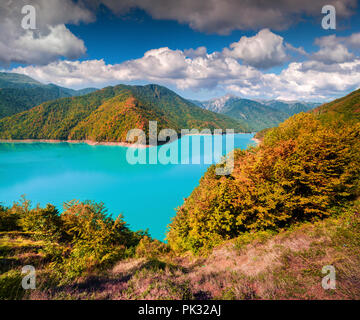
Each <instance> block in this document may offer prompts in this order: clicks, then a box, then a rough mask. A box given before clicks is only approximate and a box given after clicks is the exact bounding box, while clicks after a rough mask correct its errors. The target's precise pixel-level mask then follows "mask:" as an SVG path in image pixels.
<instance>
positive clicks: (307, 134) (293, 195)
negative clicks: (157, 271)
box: [168, 91, 360, 252]
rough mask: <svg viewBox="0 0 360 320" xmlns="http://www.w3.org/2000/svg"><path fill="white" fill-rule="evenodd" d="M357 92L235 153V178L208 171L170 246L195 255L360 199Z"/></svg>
mask: <svg viewBox="0 0 360 320" xmlns="http://www.w3.org/2000/svg"><path fill="white" fill-rule="evenodd" d="M359 101H360V91H356V92H353V93H352V94H350V95H348V96H346V97H345V98H342V99H338V100H336V101H334V102H332V103H329V104H326V105H323V106H321V107H320V108H318V109H317V110H315V111H314V112H312V113H300V114H298V115H295V116H293V117H291V118H290V119H288V120H286V121H285V122H284V123H282V124H280V125H279V127H277V128H274V129H271V130H268V131H267V132H266V133H265V137H264V139H263V142H262V143H261V144H260V146H258V147H255V148H251V149H249V150H247V151H241V150H237V151H236V152H235V168H234V171H233V172H232V174H231V175H229V176H226V177H222V176H217V175H215V166H212V167H210V168H209V169H208V171H207V172H206V174H205V175H204V177H203V178H202V179H201V180H200V184H199V186H198V187H197V188H196V189H195V190H194V191H193V193H192V194H191V195H190V197H189V198H187V199H186V200H185V202H184V204H183V205H182V206H181V207H180V208H179V209H178V211H177V214H176V216H175V218H174V220H173V222H172V223H171V225H170V231H169V234H168V239H169V244H170V245H171V247H172V248H174V249H176V250H184V251H186V250H191V251H193V252H197V251H199V250H202V249H203V248H206V247H212V246H214V245H216V244H218V243H221V242H222V241H224V240H227V239H231V238H235V237H237V236H239V235H240V234H242V233H244V232H256V231H261V230H272V231H276V230H280V229H282V228H288V227H290V226H291V225H293V224H296V223H299V222H304V221H316V220H318V219H322V218H325V217H328V216H330V215H332V214H334V212H336V211H337V210H338V208H340V207H342V206H346V205H347V204H348V203H349V202H351V201H352V200H354V199H356V197H358V196H359V181H360V122H359V120H360V117H359Z"/></svg>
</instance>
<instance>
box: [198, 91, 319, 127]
mask: <svg viewBox="0 0 360 320" xmlns="http://www.w3.org/2000/svg"><path fill="white" fill-rule="evenodd" d="M193 102H194V103H195V104H196V105H198V106H200V107H202V108H204V109H207V110H210V111H214V112H218V113H222V114H225V115H227V116H229V117H232V118H234V119H239V120H243V121H244V122H245V123H246V124H247V125H248V126H249V128H250V129H251V130H252V131H260V130H262V129H265V128H271V127H274V126H277V125H278V124H279V123H281V122H282V121H284V120H285V119H287V118H289V117H291V116H293V115H294V114H296V113H300V112H306V111H308V110H311V109H312V108H315V107H316V106H318V105H319V104H316V103H311V102H310V103H307V102H297V101H294V102H286V101H280V100H269V101H267V100H259V101H254V100H249V99H242V98H239V97H235V96H231V95H226V96H224V97H221V98H218V99H212V100H209V101H193Z"/></svg>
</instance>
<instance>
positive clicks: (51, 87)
mask: <svg viewBox="0 0 360 320" xmlns="http://www.w3.org/2000/svg"><path fill="white" fill-rule="evenodd" d="M96 90H98V89H95V88H86V89H82V90H73V89H68V88H63V87H60V86H57V85H55V84H42V83H40V82H38V81H36V80H34V79H32V78H30V77H28V76H26V75H22V74H17V73H5V72H0V118H4V117H7V116H11V115H13V114H16V113H19V112H22V111H25V110H29V109H31V108H32V107H35V106H37V105H39V104H41V103H43V102H45V101H49V100H55V99H58V98H64V97H72V96H80V95H83V94H86V93H90V92H94V91H96Z"/></svg>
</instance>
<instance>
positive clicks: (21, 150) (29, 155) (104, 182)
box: [0, 134, 254, 240]
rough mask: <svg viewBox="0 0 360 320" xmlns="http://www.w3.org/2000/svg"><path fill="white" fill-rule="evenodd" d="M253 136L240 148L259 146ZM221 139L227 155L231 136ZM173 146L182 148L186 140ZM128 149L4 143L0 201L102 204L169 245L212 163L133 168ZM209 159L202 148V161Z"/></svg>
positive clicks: (238, 138)
mask: <svg viewBox="0 0 360 320" xmlns="http://www.w3.org/2000/svg"><path fill="white" fill-rule="evenodd" d="M252 137H253V134H236V135H234V145H235V148H242V149H245V148H246V147H247V146H248V145H251V144H253V143H254V142H253V141H252V140H251V139H252ZM182 139H189V141H190V146H191V143H192V141H193V139H201V141H203V139H204V137H201V138H200V137H196V136H188V137H184V138H182ZM221 139H222V140H223V150H222V153H223V154H225V153H226V150H225V136H222V137H221ZM173 143H174V144H178V145H179V146H180V145H181V139H180V140H178V141H176V142H173ZM152 148H157V149H159V148H162V147H161V146H160V147H152ZM127 149H128V148H126V147H120V146H103V145H96V146H90V145H87V144H69V143H54V144H52V143H0V202H1V203H2V204H3V205H11V204H12V203H13V201H18V200H19V199H20V196H21V195H23V194H25V195H26V198H27V199H29V200H31V201H32V204H33V205H36V204H38V203H39V204H40V205H41V206H45V205H46V204H47V203H52V204H54V205H55V206H56V207H57V208H58V209H59V210H60V211H62V204H63V202H64V201H68V200H72V199H78V200H94V201H97V202H100V201H101V202H103V203H104V204H105V205H106V207H107V209H108V211H109V213H112V214H113V216H114V217H115V216H117V215H118V214H119V213H122V214H123V215H124V219H125V221H126V222H127V223H128V224H129V225H130V228H131V229H132V230H134V231H135V230H139V229H143V230H145V229H146V228H148V229H149V232H150V234H151V236H153V237H154V238H157V239H159V240H164V238H165V233H166V227H167V225H168V224H169V223H170V220H171V217H173V216H174V215H175V208H177V207H178V206H180V205H181V204H182V203H183V200H184V198H186V197H188V196H189V195H190V194H191V192H192V190H193V189H194V188H195V187H196V186H197V185H198V183H199V179H200V178H201V176H202V175H203V174H204V172H205V171H206V169H207V168H208V167H209V164H190V165H182V164H167V165H163V164H146V165H141V164H136V165H131V164H129V163H128V162H127V160H126V152H127ZM149 149H150V148H147V149H146V152H149ZM182 151H183V152H187V151H186V150H182ZM204 155H205V151H204V148H201V157H203V156H204ZM202 160H203V158H202ZM215 160H218V159H215ZM203 162H204V161H201V163H203Z"/></svg>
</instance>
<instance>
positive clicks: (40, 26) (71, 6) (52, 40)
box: [0, 0, 94, 64]
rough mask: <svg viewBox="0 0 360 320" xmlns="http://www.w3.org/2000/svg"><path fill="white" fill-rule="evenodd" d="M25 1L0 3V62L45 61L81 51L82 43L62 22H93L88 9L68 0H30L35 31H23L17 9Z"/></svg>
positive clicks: (21, 17) (26, 2)
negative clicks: (33, 14)
mask: <svg viewBox="0 0 360 320" xmlns="http://www.w3.org/2000/svg"><path fill="white" fill-rule="evenodd" d="M28 4H29V1H26V0H15V1H7V2H6V1H2V2H1V3H0V29H1V30H2V31H1V32H0V63H3V64H4V63H11V62H20V63H39V64H46V63H48V62H50V61H53V60H54V59H57V58H58V57H62V56H64V57H67V58H70V59H72V58H77V57H79V56H80V55H82V54H84V53H85V51H86V48H85V45H84V42H83V41H82V40H81V39H78V38H77V37H76V36H75V35H73V34H72V33H71V32H70V31H69V29H67V28H66V26H65V24H66V23H73V24H76V23H79V22H90V21H93V20H94V15H93V13H92V12H91V11H89V10H88V9H86V8H85V7H84V5H82V4H81V3H80V2H77V3H75V2H73V1H71V0H33V1H31V5H32V6H34V7H35V9H36V30H25V29H23V28H22V27H21V21H22V19H23V18H24V15H23V14H22V13H21V9H22V8H23V6H25V5H28ZM5 30H6V31H5Z"/></svg>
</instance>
